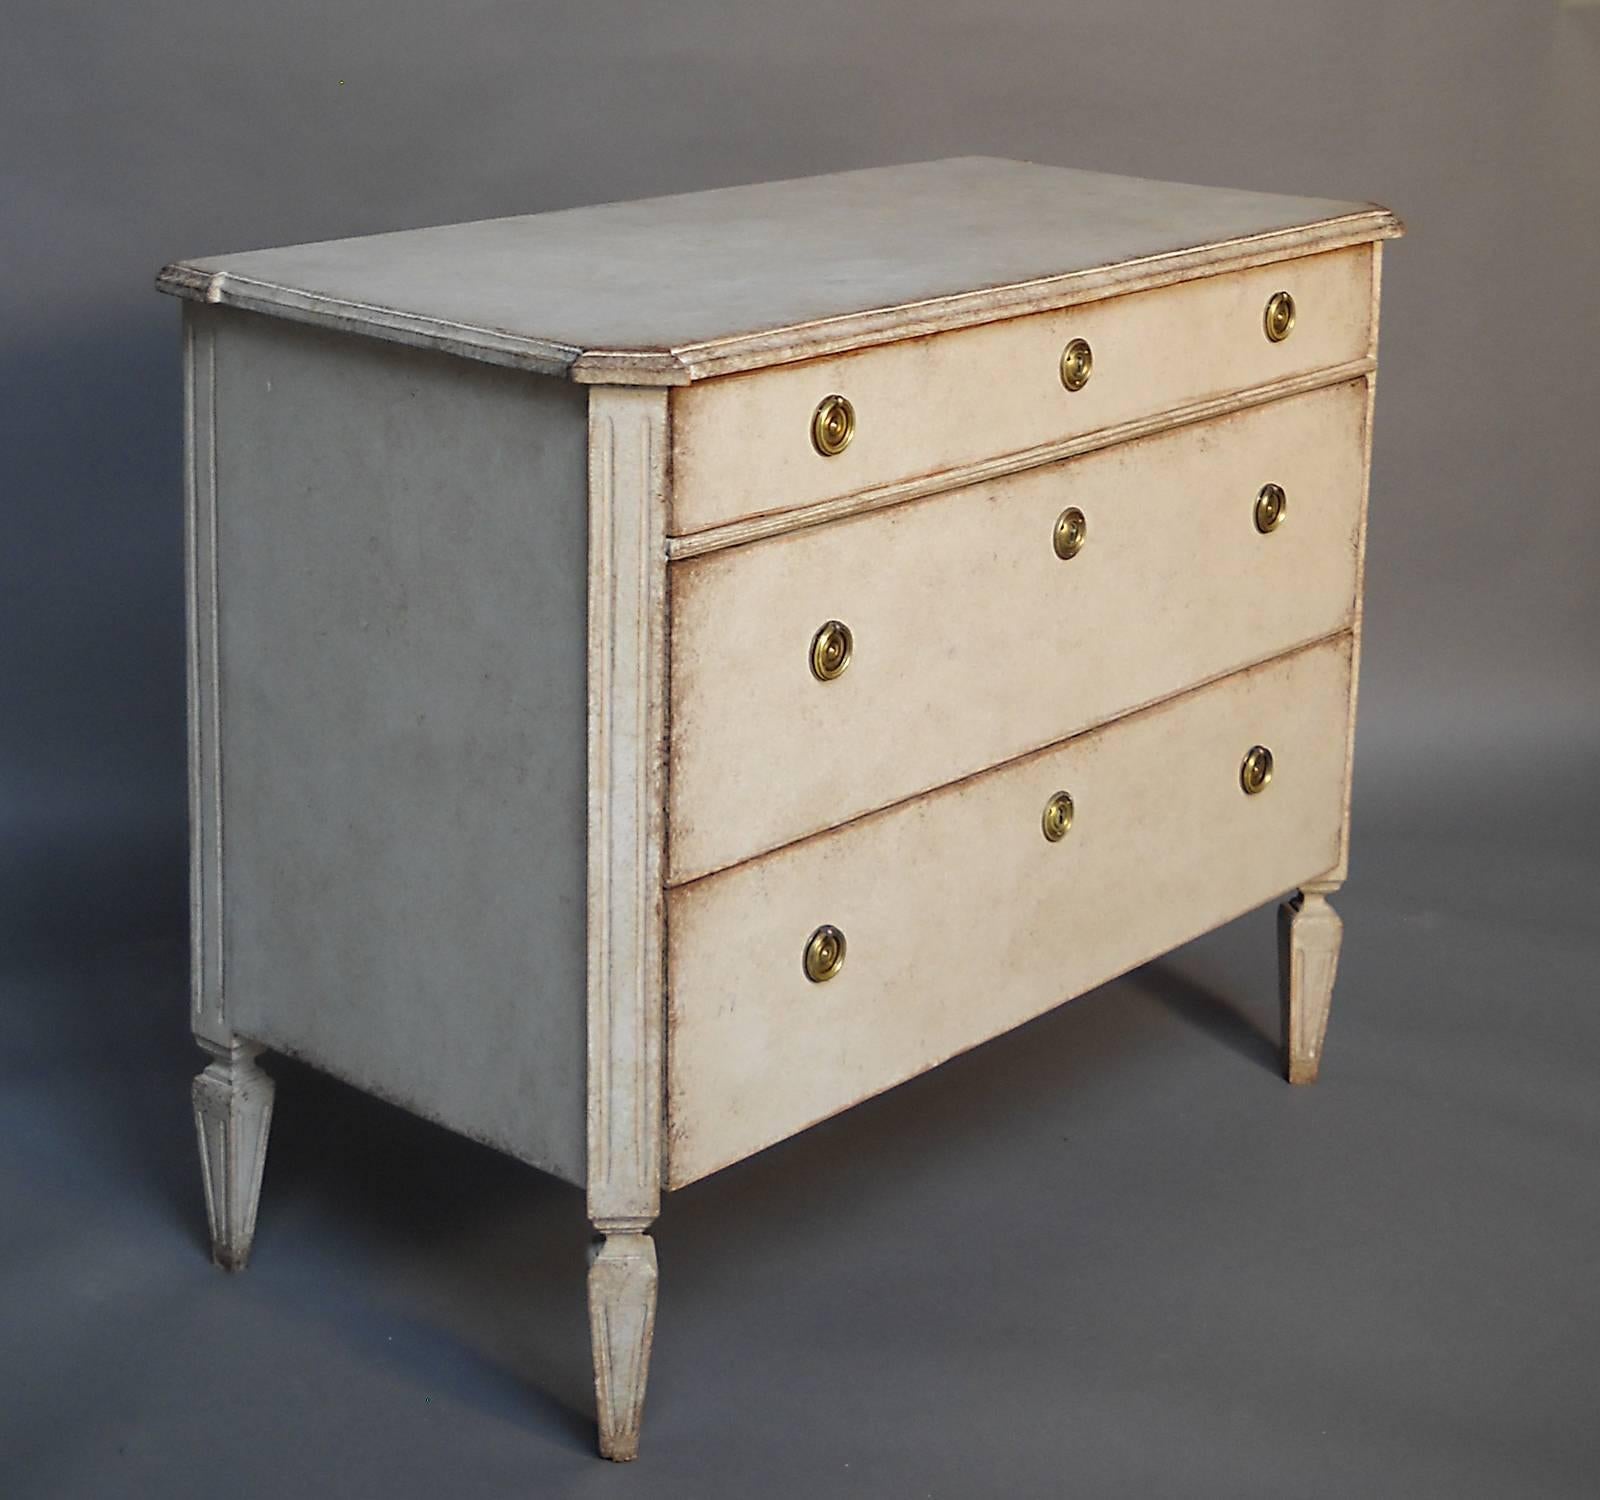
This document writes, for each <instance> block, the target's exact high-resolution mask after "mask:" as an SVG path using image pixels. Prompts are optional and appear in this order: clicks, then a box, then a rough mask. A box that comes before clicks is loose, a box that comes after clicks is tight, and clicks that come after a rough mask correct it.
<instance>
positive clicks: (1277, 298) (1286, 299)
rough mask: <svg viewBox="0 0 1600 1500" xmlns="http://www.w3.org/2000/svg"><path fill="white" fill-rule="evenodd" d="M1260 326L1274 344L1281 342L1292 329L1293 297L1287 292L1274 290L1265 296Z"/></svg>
mask: <svg viewBox="0 0 1600 1500" xmlns="http://www.w3.org/2000/svg"><path fill="white" fill-rule="evenodd" d="M1261 321H1262V326H1263V327H1264V328H1265V329H1266V331H1267V337H1268V338H1269V339H1271V340H1272V342H1273V343H1274V344H1281V343H1282V342H1283V341H1284V340H1285V339H1286V338H1288V337H1289V334H1290V333H1291V332H1292V331H1293V329H1294V298H1293V297H1292V296H1290V295H1289V293H1288V292H1274V293H1273V294H1272V295H1271V296H1270V297H1268V298H1267V310H1266V313H1265V315H1264V316H1263V317H1262V320H1261Z"/></svg>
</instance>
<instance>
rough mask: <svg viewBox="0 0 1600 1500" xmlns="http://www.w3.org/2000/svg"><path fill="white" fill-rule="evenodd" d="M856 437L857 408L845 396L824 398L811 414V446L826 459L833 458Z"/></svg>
mask: <svg viewBox="0 0 1600 1500" xmlns="http://www.w3.org/2000/svg"><path fill="white" fill-rule="evenodd" d="M855 435H856V409H855V407H853V406H852V405H851V404H850V402H849V401H848V399H846V398H845V397H844V396H824V397H823V398H822V400H820V401H819V402H818V403H817V409H816V410H815V411H814V412H812V414H811V446H812V447H813V448H815V449H816V450H817V452H818V453H820V454H821V455H822V456H823V457H824V458H833V457H834V456H835V455H836V454H840V453H843V452H844V450H845V449H846V448H848V447H849V446H850V439H851V438H853V437H854V436H855Z"/></svg>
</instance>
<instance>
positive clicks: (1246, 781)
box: [1239, 745, 1272, 797]
mask: <svg viewBox="0 0 1600 1500" xmlns="http://www.w3.org/2000/svg"><path fill="white" fill-rule="evenodd" d="M1271 780H1272V752H1271V751H1270V750H1269V749H1267V747H1266V746H1265V745H1252V746H1251V747H1250V748H1249V749H1248V750H1246V751H1245V753H1244V760H1243V761H1241V762H1240V764H1239V785H1240V786H1242V787H1243V788H1244V791H1245V795H1246V796H1247V797H1253V796H1255V795H1256V793H1257V792H1264V791H1266V789H1267V783H1268V782H1269V781H1271Z"/></svg>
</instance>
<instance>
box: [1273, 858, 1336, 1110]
mask: <svg viewBox="0 0 1600 1500" xmlns="http://www.w3.org/2000/svg"><path fill="white" fill-rule="evenodd" d="M1338 889H1339V887H1338V886H1337V885H1336V884H1329V883H1325V882H1318V883H1313V884H1307V885H1303V886H1301V888H1300V893H1299V895H1297V896H1296V897H1294V899H1293V900H1290V901H1285V902H1284V903H1283V905H1282V906H1280V907H1279V908H1278V972H1279V978H1280V984H1281V990H1282V997H1283V1051H1284V1072H1285V1074H1286V1076H1287V1077H1288V1079H1289V1082H1290V1083H1314V1082H1316V1078H1317V1069H1318V1068H1319V1067H1320V1066H1321V1063H1322V1042H1323V1038H1324V1036H1325V1035H1326V1034H1327V1030H1328V1010H1329V1007H1330V1006H1331V1005H1332V1003H1333V980H1334V976H1335V974H1337V972H1338V969H1339V944H1340V940H1341V939H1342V938H1343V936H1344V923H1343V922H1341V921H1340V920H1339V914H1338V912H1336V911H1335V910H1334V909H1333V908H1332V907H1331V906H1329V905H1328V897H1329V896H1330V895H1332V894H1333V892H1335V891H1336V890H1338Z"/></svg>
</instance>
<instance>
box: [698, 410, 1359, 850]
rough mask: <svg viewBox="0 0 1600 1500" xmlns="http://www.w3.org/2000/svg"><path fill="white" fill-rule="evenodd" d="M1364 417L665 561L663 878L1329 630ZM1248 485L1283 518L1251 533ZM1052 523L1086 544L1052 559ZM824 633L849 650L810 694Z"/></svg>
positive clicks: (1165, 452)
mask: <svg viewBox="0 0 1600 1500" xmlns="http://www.w3.org/2000/svg"><path fill="white" fill-rule="evenodd" d="M1366 413H1367V388H1366V383H1365V382H1364V381H1356V382H1353V383H1350V384H1346V385H1343V386H1339V387H1335V388H1333V389H1329V390H1325V391H1318V392H1315V393H1312V394H1310V395H1306V396H1298V397H1293V398H1290V399H1288V400H1285V401H1280V402H1274V403H1271V404H1269V405H1267V406H1262V407H1257V408H1254V409H1252V410H1248V411H1244V412H1240V413H1236V414H1234V415H1233V416H1230V417H1226V418H1220V419H1217V420H1214V421H1211V422H1206V423H1200V424H1196V425H1194V426H1191V427H1185V428H1178V429H1175V430H1173V431H1170V432H1167V433H1163V434H1161V435H1160V436H1157V437H1152V438H1147V439H1144V440H1142V441H1140V442H1137V443H1132V444H1125V445H1121V446H1118V447H1115V448H1110V449H1106V450H1103V451H1100V452H1096V453H1092V454H1088V455H1085V456H1083V457H1081V458H1077V459H1073V460H1070V461H1068V462H1066V463H1061V464H1055V465H1051V466H1049V467H1047V468H1043V469H1037V470H1032V471H1030V472H1027V473H1024V474H1019V475H1014V476H1011V477H1010V478H1006V479H1001V480H995V481H991V482H989V483H986V484H980V485H974V486H971V487H969V488H967V489H964V490H958V491H955V492H953V493H950V494H946V495H941V496H936V497H932V498H929V499H926V500H921V501H916V502H912V503H909V504H906V505H901V506H895V507H891V508H889V509H886V510H881V511H877V512H872V513H869V514H866V515H863V516H859V517H855V518H853V519H850V520H847V521H840V522H834V523H831V524H829V525H827V526H820V527H814V528H811V529H809V530H804V531H799V532H794V533H791V534H789V535H786V536H783V537H777V538H773V539H771V540H769V541H763V542H758V543H753V544H751V545H748V546H744V547H737V548H732V549H729V550H727V551H724V552H716V553H711V554H708V555H707V556H704V557H700V558H694V559H690V560H686V561H683V562H679V563H674V564H673V565H672V566H671V568H670V570H669V573H670V578H671V590H672V661H673V668H672V677H671V691H672V725H673V735H672V767H671V775H670V777H669V798H670V809H671V811H670V819H671V822H670V826H671V837H670V839H669V841H668V855H669V865H670V876H669V878H670V879H671V880H672V881H681V880H686V879H691V878H694V877H696V876H699V875H703V874H705V873H707V872H708V871H711V870H715V869H720V868H722V867H724V866H727V865H730V864H733V863H735V862H737V861H738V860H740V859H743V858H747V857H749V856H751V855H754V854H758V853H762V852H765V851H767V850H769V849H773V848H776V847H777V846H779V845H780V844H784V843H787V842H789V841H790V840H792V839H795V838H799V837H801V836H803V835H805V834H809V833H815V832H817V831H818V830H820V829H822V828H826V827H831V826H832V825H834V824H836V823H839V822H842V821H844V820H845V819H847V818H852V817H856V816H858V815H859V814H861V813H863V812H868V811H871V810H873V809H875V808H879V807H884V806H887V805H888V804H889V803H891V802H893V801H896V800H898V799H900V798H902V797H907V796H910V795H913V794H914V793H917V792H921V791H925V790H928V789H929V788H932V787H935V786H940V785H942V784H944V783H945V782H948V781H952V780H954V779H956V778H957V777H960V776H965V775H970V774H972V773H973V772H975V771H980V770H983V769H985V768H986V767H989V766H992V765H996V764H998V763H999V762H1001V761H1005V760H1008V759H1011V758H1012V757H1014V756H1017V755H1020V754H1023V753H1025V752H1027V751H1029V750H1034V749H1037V748H1039V747H1040V746H1042V745H1048V744H1053V743H1054V742H1056V741H1058V740H1061V739H1064V738H1065V737H1066V736H1067V735H1070V734H1074V733H1077V732H1078V731H1079V730H1082V729H1085V728H1088V727H1089V726H1091V725H1093V724H1095V723H1098V722H1101V721H1103V720H1105V719H1107V718H1110V717H1112V716H1114V715H1116V714H1119V713H1122V712H1125V711H1127V710H1128V709H1131V708H1135V707H1138V706H1140V705H1142V704H1145V703H1149V702H1152V701H1154V700H1155V699H1157V698H1161V697H1165V696H1167V695H1168V694H1170V693H1174V692H1178V691H1180V690H1181V689H1183V688H1186V687H1189V686H1191V685H1193V684H1194V683H1197V682H1201V681H1205V680H1206V679H1208V678H1211V677H1215V676H1219V675H1221V674H1222V673H1225V672H1228V671H1232V670H1234V669H1235V668H1238V667H1241V666H1244V665H1246V664H1248V663H1250V662H1255V661H1260V660H1262V659H1264V658H1266V657H1268V656H1271V655H1273V654H1275V653H1277V652H1279V651H1283V650H1287V649H1288V648H1290V647H1292V646H1296V645H1300V644H1303V643H1304V642H1306V641H1310V640H1315V639H1318V638H1320V637H1322V636H1326V635H1329V634H1332V633H1333V632H1334V631H1337V630H1339V629H1341V628H1343V627H1344V626H1345V625H1346V624H1347V623H1348V621H1349V620H1350V618H1351V614H1352V610H1353V607H1354V599H1355V588H1356V558H1357V538H1358V533H1359V527H1360V517H1361V504H1362V495H1363V481H1364V473H1365V467H1364V464H1365V459H1364V454H1365V447H1364V428H1365V424H1366ZM1269 482H1270V483H1275V484H1278V485H1280V486H1281V487H1282V488H1283V490H1284V491H1285V494H1286V496H1287V499H1288V509H1287V512H1286V514H1285V517H1284V519H1283V521H1282V522H1281V523H1280V524H1279V526H1278V527H1277V529H1276V530H1274V531H1272V532H1271V533H1270V534H1265V535H1264V534H1262V533H1261V532H1260V531H1258V530H1257V528H1256V525H1255V519H1254V508H1255V501H1256V497H1257V494H1258V493H1259V491H1260V489H1261V488H1262V486H1263V485H1264V484H1267V483H1269ZM1068 506H1076V507H1077V508H1079V509H1080V510H1082V512H1083V513H1084V516H1085V518H1086V521H1087V525H1088V540H1087V542H1086V544H1085V545H1084V547H1083V549H1082V550H1081V551H1080V552H1079V553H1078V554H1077V556H1075V557H1073V558H1071V559H1070V560H1068V561H1062V560H1061V559H1060V558H1059V557H1057V556H1056V553H1055V550H1054V548H1053V546H1052V538H1053V533H1054V528H1055V522H1056V518H1057V516H1058V515H1059V514H1060V513H1061V511H1062V510H1063V509H1064V508H1066V507H1068ZM829 620H839V621H842V622H843V623H844V624H845V625H847V626H848V627H849V630H850V632H851V634H852V637H853V646H852V651H851V658H850V662H849V665H848V666H847V668H846V669H845V671H844V672H843V674H842V675H841V676H839V677H837V678H835V679H834V680H832V681H828V682H819V681H818V680H817V679H816V678H815V677H814V676H813V674H812V672H811V666H810V660H811V654H810V647H811V641H812V638H813V635H814V634H815V632H816V631H817V629H818V628H819V627H820V626H821V625H823V624H824V622H826V621H829Z"/></svg>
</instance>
